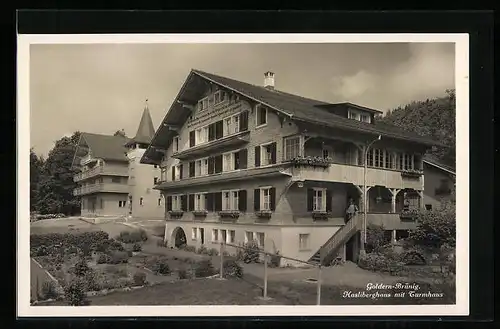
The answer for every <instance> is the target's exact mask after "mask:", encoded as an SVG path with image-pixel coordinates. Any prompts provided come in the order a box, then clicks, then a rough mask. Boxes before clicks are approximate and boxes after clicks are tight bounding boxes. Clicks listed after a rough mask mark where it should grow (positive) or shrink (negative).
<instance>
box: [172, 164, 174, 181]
mask: <svg viewBox="0 0 500 329" xmlns="http://www.w3.org/2000/svg"><path fill="white" fill-rule="evenodd" d="M174 180H175V166H172V181H174Z"/></svg>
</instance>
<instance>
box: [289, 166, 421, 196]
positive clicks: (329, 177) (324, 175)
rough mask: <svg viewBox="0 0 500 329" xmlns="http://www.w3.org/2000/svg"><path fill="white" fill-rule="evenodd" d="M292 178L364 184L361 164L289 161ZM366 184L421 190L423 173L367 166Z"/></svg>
mask: <svg viewBox="0 0 500 329" xmlns="http://www.w3.org/2000/svg"><path fill="white" fill-rule="evenodd" d="M289 170H290V172H291V174H292V176H293V177H294V180H297V181H301V180H310V181H324V182H337V183H350V184H354V185H358V186H362V185H364V168H363V167H362V166H356V165H347V164H337V163H331V164H329V165H323V163H321V165H308V164H297V163H293V164H292V163H290V168H289ZM366 185H368V186H376V185H380V186H385V187H387V188H398V189H405V188H410V189H415V190H422V186H423V175H418V176H417V177H413V176H412V177H407V176H405V175H401V172H400V171H397V170H389V169H381V168H367V170H366Z"/></svg>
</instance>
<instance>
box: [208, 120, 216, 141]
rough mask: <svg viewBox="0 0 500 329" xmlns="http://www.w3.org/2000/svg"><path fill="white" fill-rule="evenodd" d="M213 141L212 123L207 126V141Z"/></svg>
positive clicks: (213, 129) (213, 127) (213, 128)
mask: <svg viewBox="0 0 500 329" xmlns="http://www.w3.org/2000/svg"><path fill="white" fill-rule="evenodd" d="M214 139H215V124H214V123H212V124H211V125H209V126H208V141H209V142H210V141H213V140H214Z"/></svg>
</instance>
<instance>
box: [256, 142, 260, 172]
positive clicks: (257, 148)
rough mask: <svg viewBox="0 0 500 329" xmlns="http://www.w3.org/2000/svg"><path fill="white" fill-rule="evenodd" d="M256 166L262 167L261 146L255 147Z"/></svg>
mask: <svg viewBox="0 0 500 329" xmlns="http://www.w3.org/2000/svg"><path fill="white" fill-rule="evenodd" d="M255 167H260V146H256V147H255Z"/></svg>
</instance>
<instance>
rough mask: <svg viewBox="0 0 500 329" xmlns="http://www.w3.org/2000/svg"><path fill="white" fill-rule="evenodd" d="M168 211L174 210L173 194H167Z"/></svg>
mask: <svg viewBox="0 0 500 329" xmlns="http://www.w3.org/2000/svg"><path fill="white" fill-rule="evenodd" d="M167 211H172V196H171V195H169V196H167Z"/></svg>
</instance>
